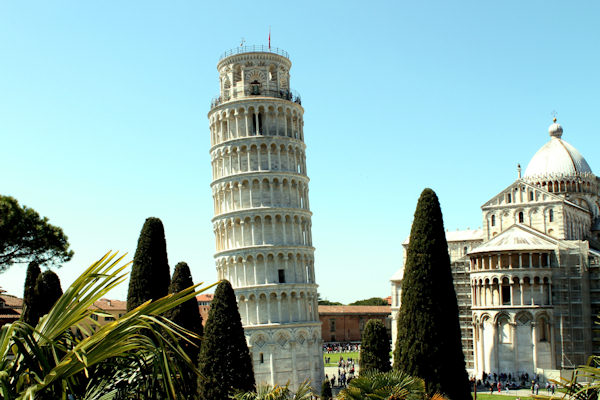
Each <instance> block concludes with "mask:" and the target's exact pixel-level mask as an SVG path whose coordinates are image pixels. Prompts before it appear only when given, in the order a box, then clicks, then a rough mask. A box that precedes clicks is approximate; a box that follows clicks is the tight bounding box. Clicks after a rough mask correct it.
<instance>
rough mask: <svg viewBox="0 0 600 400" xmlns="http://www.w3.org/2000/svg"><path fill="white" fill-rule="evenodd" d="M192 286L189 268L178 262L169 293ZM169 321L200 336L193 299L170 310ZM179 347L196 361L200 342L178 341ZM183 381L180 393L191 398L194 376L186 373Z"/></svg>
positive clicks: (195, 380) (200, 318) (197, 313)
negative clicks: (183, 385)
mask: <svg viewBox="0 0 600 400" xmlns="http://www.w3.org/2000/svg"><path fill="white" fill-rule="evenodd" d="M193 284H194V281H193V280H192V274H191V272H190V267H189V266H188V265H187V263H184V262H180V263H178V264H177V265H176V266H175V271H174V272H173V278H172V279H171V285H170V286H169V293H178V292H180V291H182V290H183V289H186V288H188V287H190V286H192V285H193ZM166 317H167V318H169V319H170V320H171V321H173V322H175V323H176V324H177V325H179V326H181V327H183V328H185V329H187V330H189V331H192V332H194V333H196V334H197V335H198V336H202V334H203V329H202V317H201V316H200V310H199V309H198V301H197V300H196V299H195V298H193V299H189V300H188V301H186V302H185V303H181V304H180V305H178V306H177V307H174V308H172V309H171V310H170V311H169V312H168V313H167V315H166ZM179 344H180V345H181V347H182V348H183V349H184V350H185V352H186V353H187V355H188V356H189V357H190V359H191V360H193V361H196V360H197V359H198V352H199V351H200V340H197V341H195V343H194V344H191V343H188V342H186V341H183V340H182V341H180V343H179ZM186 378H187V379H185V385H186V387H185V388H182V389H181V392H182V393H185V394H186V395H187V396H188V397H189V398H193V397H194V395H195V394H196V392H197V379H196V375H195V374H191V373H188V374H187V376H186Z"/></svg>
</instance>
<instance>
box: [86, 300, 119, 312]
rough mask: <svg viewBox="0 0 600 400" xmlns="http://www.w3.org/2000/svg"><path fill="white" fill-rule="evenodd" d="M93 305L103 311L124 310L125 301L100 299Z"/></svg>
mask: <svg viewBox="0 0 600 400" xmlns="http://www.w3.org/2000/svg"><path fill="white" fill-rule="evenodd" d="M94 307H97V308H99V309H101V310H104V311H125V310H127V302H126V301H122V300H111V299H100V300H98V301H96V302H94Z"/></svg>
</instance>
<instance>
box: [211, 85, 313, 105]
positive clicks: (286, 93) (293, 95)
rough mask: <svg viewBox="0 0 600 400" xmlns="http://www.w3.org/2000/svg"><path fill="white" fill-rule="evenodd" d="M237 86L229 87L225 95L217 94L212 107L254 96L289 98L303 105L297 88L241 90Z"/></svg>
mask: <svg viewBox="0 0 600 400" xmlns="http://www.w3.org/2000/svg"><path fill="white" fill-rule="evenodd" d="M234 89H236V88H231V89H228V91H227V92H225V94H224V95H223V96H217V97H215V98H213V99H212V101H211V103H210V108H211V109H212V108H215V107H216V106H218V105H221V104H222V103H224V102H226V101H229V100H234V99H248V98H253V97H275V98H278V99H284V100H289V101H293V102H294V103H297V104H300V105H302V99H301V98H300V95H299V94H298V92H296V91H295V90H291V89H290V90H284V89H281V90H275V89H262V88H259V89H258V90H254V91H253V90H252V89H251V88H250V89H246V90H244V89H240V90H234Z"/></svg>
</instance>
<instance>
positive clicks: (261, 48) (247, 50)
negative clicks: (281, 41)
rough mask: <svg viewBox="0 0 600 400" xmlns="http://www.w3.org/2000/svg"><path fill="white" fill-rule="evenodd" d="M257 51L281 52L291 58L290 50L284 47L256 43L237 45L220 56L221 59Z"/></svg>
mask: <svg viewBox="0 0 600 400" xmlns="http://www.w3.org/2000/svg"><path fill="white" fill-rule="evenodd" d="M256 52H261V53H273V54H279V55H280V56H283V57H285V58H287V59H289V58H290V55H289V54H288V52H287V51H285V50H283V49H279V48H277V47H269V46H264V45H254V46H240V47H236V48H234V49H231V50H227V51H226V52H225V53H223V54H221V57H219V61H221V60H222V59H224V58H225V57H229V56H232V55H234V54H242V53H256Z"/></svg>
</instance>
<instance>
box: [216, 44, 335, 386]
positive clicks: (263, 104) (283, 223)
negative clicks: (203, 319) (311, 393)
mask: <svg viewBox="0 0 600 400" xmlns="http://www.w3.org/2000/svg"><path fill="white" fill-rule="evenodd" d="M291 66H292V63H291V61H290V60H289V57H288V55H287V53H286V52H285V51H283V50H280V49H274V48H273V49H271V48H267V47H263V46H246V47H238V48H236V49H233V50H230V51H228V52H226V53H225V54H223V55H222V56H221V58H220V61H219V63H218V64H217V69H218V71H219V82H220V95H219V96H218V97H217V98H216V99H214V100H213V102H212V104H211V110H210V112H209V113H208V118H209V120H210V133H211V135H210V140H211V148H210V154H211V163H212V173H213V181H212V184H211V187H212V193H213V199H214V208H215V216H214V218H213V220H212V221H213V228H214V232H215V238H216V253H215V259H216V266H217V273H218V278H219V279H227V280H229V281H230V282H231V284H232V285H233V288H234V289H235V293H236V297H237V300H238V307H239V310H240V315H241V317H242V324H243V325H244V331H245V334H246V339H247V341H248V346H249V348H250V352H251V353H252V359H253V364H254V374H255V376H256V382H257V383H268V384H271V385H274V384H286V383H287V382H290V385H291V386H292V387H293V388H296V387H297V386H298V385H299V384H300V383H302V382H303V381H304V380H306V379H310V380H311V382H312V385H313V387H314V388H320V385H321V382H322V380H323V378H324V376H323V358H322V349H321V324H320V322H319V316H318V306H317V284H316V283H315V272H314V248H313V246H312V238H311V215H312V213H311V212H310V210H309V202H308V181H309V179H308V177H307V175H306V158H305V148H306V145H305V144H304V132H303V124H304V123H303V119H302V117H303V113H304V109H303V108H302V106H301V101H300V97H299V96H298V95H297V94H296V93H295V92H293V91H292V90H291V89H290V83H289V82H290V74H289V71H290V68H291Z"/></svg>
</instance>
